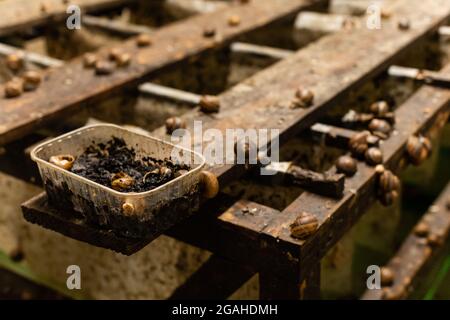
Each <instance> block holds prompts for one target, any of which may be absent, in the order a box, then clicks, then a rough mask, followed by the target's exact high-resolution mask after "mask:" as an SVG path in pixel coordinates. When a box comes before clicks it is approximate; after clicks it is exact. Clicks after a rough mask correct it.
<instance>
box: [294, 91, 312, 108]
mask: <svg viewBox="0 0 450 320" xmlns="http://www.w3.org/2000/svg"><path fill="white" fill-rule="evenodd" d="M313 104H314V92H312V91H311V90H310V89H307V88H303V87H300V88H298V89H297V90H296V91H295V97H294V99H293V100H292V101H291V104H290V108H292V109H295V108H308V107H310V106H312V105H313Z"/></svg>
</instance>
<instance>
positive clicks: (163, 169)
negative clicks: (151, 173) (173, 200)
mask: <svg viewBox="0 0 450 320" xmlns="http://www.w3.org/2000/svg"><path fill="white" fill-rule="evenodd" d="M159 172H160V173H161V176H162V178H163V179H169V178H170V177H171V176H172V170H171V169H169V168H167V167H161V168H160V169H159Z"/></svg>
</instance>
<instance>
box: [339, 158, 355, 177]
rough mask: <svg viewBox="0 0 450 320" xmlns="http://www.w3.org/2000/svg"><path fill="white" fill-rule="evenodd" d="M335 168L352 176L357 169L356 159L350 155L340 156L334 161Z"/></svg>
mask: <svg viewBox="0 0 450 320" xmlns="http://www.w3.org/2000/svg"><path fill="white" fill-rule="evenodd" d="M336 169H337V172H341V173H344V174H345V175H346V176H353V175H354V174H355V173H356V170H357V165H356V160H355V159H353V158H352V157H350V156H341V157H339V158H338V160H337V161H336Z"/></svg>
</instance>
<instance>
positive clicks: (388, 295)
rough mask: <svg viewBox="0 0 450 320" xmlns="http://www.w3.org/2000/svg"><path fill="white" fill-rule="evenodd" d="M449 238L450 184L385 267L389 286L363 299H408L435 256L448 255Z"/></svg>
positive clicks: (366, 294)
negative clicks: (389, 278)
mask: <svg viewBox="0 0 450 320" xmlns="http://www.w3.org/2000/svg"><path fill="white" fill-rule="evenodd" d="M449 234H450V184H448V185H447V187H446V188H445V189H444V190H443V191H442V193H441V195H440V196H439V197H438V199H437V200H436V201H435V202H434V204H433V205H432V206H431V207H430V208H429V209H428V211H427V213H425V214H424V216H423V217H422V218H421V219H420V220H419V222H418V223H417V224H416V226H415V227H414V229H413V230H412V231H411V233H410V234H409V235H408V236H407V237H406V239H405V241H404V242H403V244H402V246H401V247H400V249H399V250H398V251H397V253H396V254H395V255H394V256H393V257H392V258H391V259H390V261H389V263H388V264H387V265H386V267H387V268H388V269H389V270H391V271H392V273H393V276H394V277H393V282H392V284H391V285H387V286H385V287H384V288H382V289H374V290H367V291H366V292H365V293H364V295H363V296H362V299H364V300H385V299H386V300H390V299H407V298H408V297H409V296H410V295H411V294H412V293H413V292H414V290H415V289H416V287H417V286H419V285H420V283H421V281H422V278H423V276H425V275H426V271H428V268H429V267H431V266H432V265H433V263H434V262H435V261H436V259H437V258H438V256H439V255H441V254H444V255H445V254H447V253H448V248H449ZM446 243H447V245H446Z"/></svg>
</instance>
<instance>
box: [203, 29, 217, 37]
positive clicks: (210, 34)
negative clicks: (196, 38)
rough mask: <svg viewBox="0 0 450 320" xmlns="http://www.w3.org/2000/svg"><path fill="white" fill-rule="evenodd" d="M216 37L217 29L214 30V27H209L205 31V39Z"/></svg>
mask: <svg viewBox="0 0 450 320" xmlns="http://www.w3.org/2000/svg"><path fill="white" fill-rule="evenodd" d="M215 35H216V29H214V28H212V27H207V28H205V29H204V30H203V36H204V37H205V38H211V37H214V36H215Z"/></svg>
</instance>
